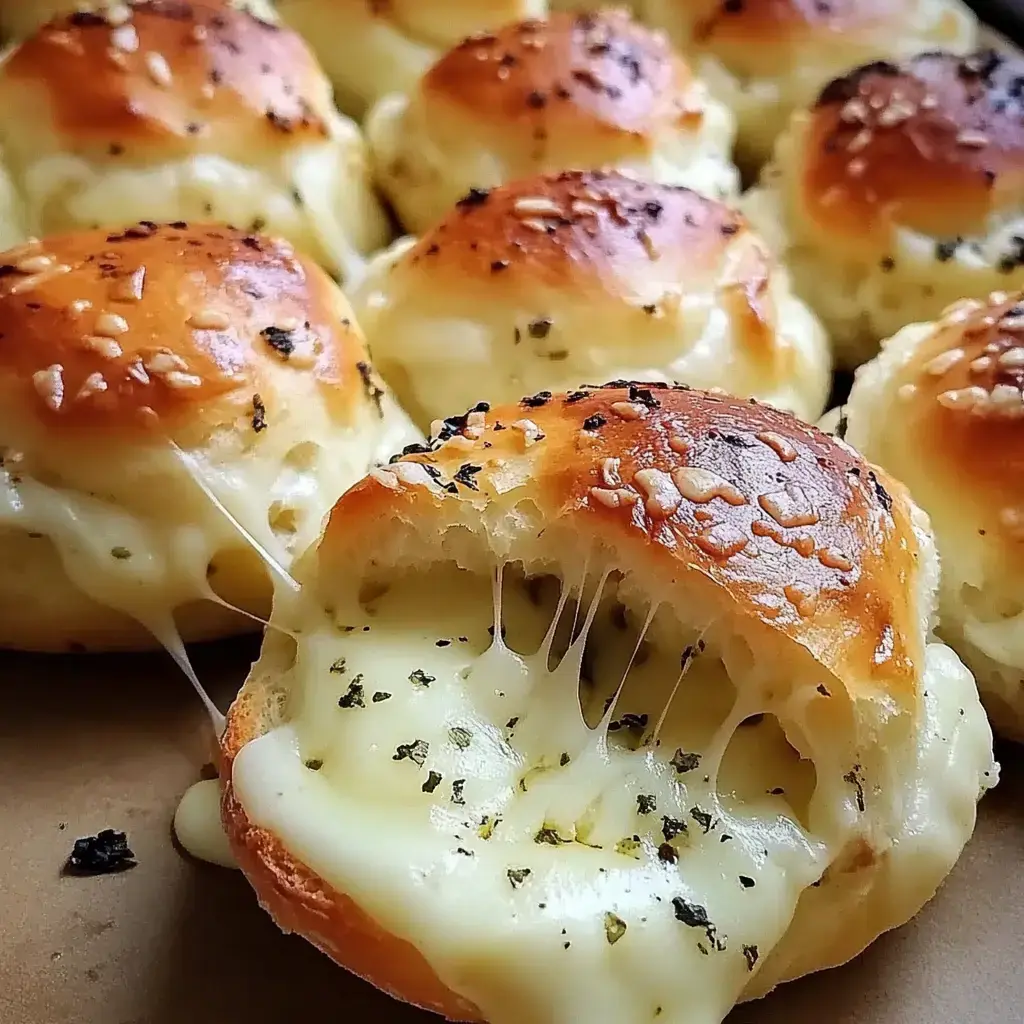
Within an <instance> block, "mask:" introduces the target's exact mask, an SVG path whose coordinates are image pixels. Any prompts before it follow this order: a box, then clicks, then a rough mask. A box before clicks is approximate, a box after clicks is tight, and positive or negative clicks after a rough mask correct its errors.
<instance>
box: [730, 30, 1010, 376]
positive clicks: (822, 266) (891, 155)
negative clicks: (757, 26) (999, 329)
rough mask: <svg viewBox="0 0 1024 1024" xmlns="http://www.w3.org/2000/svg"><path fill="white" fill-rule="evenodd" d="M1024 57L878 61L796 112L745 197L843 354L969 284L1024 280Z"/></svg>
mask: <svg viewBox="0 0 1024 1024" xmlns="http://www.w3.org/2000/svg"><path fill="white" fill-rule="evenodd" d="M1022 96H1024V58H1021V57H1019V56H1006V55H1003V54H999V53H996V52H994V51H991V50H986V51H983V52H979V53H974V54H972V55H970V56H968V57H957V56H954V55H952V54H946V53H929V54H923V55H921V56H919V57H915V58H914V59H912V60H910V61H907V62H906V63H904V64H898V65H897V64H886V63H876V64H869V65H865V66H864V67H860V68H857V69H856V70H854V71H852V72H850V74H848V75H847V76H846V77H844V78H840V79H837V80H836V81H834V82H832V83H831V84H830V85H829V86H827V88H826V89H825V90H824V91H823V92H822V93H821V95H820V96H819V98H818V100H817V102H816V103H815V104H814V106H813V107H811V108H810V109H809V110H806V111H804V112H802V113H799V114H797V115H795V116H794V118H793V121H792V123H791V124H790V127H789V129H788V131H787V132H786V134H785V135H783V137H782V138H781V139H780V140H779V144H778V147H777V149H776V152H775V157H774V160H773V163H772V164H771V165H770V166H769V167H768V168H767V169H766V171H765V174H764V176H763V180H762V182H761V185H760V186H759V187H758V188H756V189H753V190H752V191H751V192H749V193H748V194H747V195H746V196H745V197H744V201H743V209H744V211H745V212H746V213H747V215H748V216H749V217H750V219H751V221H752V222H753V223H754V224H755V225H756V226H757V228H758V229H759V230H760V231H761V232H762V233H763V234H764V236H765V237H766V238H767V239H769V241H771V242H772V244H773V246H774V247H775V248H776V250H777V251H778V252H779V254H780V256H781V258H782V259H783V260H784V261H785V262H786V263H787V264H788V266H789V267H790V270H791V272H792V274H793V283H794V287H795V288H796V290H797V293H798V294H800V295H803V296H804V297H805V298H806V299H807V301H808V302H809V303H810V304H811V305H812V307H813V308H814V309H815V310H816V311H817V313H818V314H819V315H820V316H821V318H822V320H823V321H824V322H825V325H826V327H827V328H828V329H829V332H830V334H831V336H832V339H833V342H834V345H835V348H836V355H837V358H838V359H839V361H840V362H841V363H843V364H845V365H847V366H851V367H852V366H856V365H858V364H859V363H862V362H864V361H865V360H866V359H869V358H870V357H871V356H872V355H874V353H875V352H876V351H877V349H878V342H879V340H880V339H882V338H885V337H888V336H889V335H891V334H894V333H895V332H896V331H897V330H899V329H900V328H901V327H903V326H904V325H905V324H907V323H912V322H914V321H918V320H931V319H934V318H935V317H937V316H938V315H939V314H940V313H941V311H942V310H943V308H945V307H946V306H948V305H949V304H950V303H951V302H954V301H955V300H957V299H959V298H961V297H962V296H964V295H985V294H988V292H989V291H991V290H992V289H994V288H997V289H1004V288H1010V287H1013V286H1014V285H1015V284H1017V285H1019V284H1020V283H1022V282H1024V204H1022V202H1021V196H1022V194H1024V193H1022V184H1024V121H1022V115H1024V105H1022Z"/></svg>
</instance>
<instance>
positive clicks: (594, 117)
mask: <svg viewBox="0 0 1024 1024" xmlns="http://www.w3.org/2000/svg"><path fill="white" fill-rule="evenodd" d="M366 134H367V140H368V142H369V144H370V148H371V151H372V156H373V162H374V166H375V171H376V177H377V180H378V182H379V183H380V185H381V187H382V188H383V190H384V192H385V193H386V194H387V196H388V198H389V199H390V200H391V202H392V204H393V205H394V207H395V209H396V210H397V212H398V216H399V219H400V220H401V221H402V223H403V224H404V225H405V227H406V228H407V229H408V230H410V231H417V232H419V231H423V230H425V229H426V228H427V227H428V226H429V225H431V224H433V222H434V221H436V220H437V219H439V218H440V217H441V216H443V215H444V213H445V212H446V211H447V210H448V208H449V207H450V206H451V205H452V204H453V203H454V202H455V201H456V200H457V199H458V198H459V197H460V196H462V195H464V194H465V193H466V191H467V190H468V189H470V188H473V187H476V188H489V187H492V186H495V185H499V184H501V183H502V182H505V181H510V180H513V179H515V178H522V177H527V176H529V175H531V174H538V173H543V172H547V171H561V170H565V169H567V168H583V169H589V168H594V167H617V168H619V169H620V170H625V171H630V172H633V173H636V174H639V175H641V176H644V177H649V178H651V179H653V180H655V181H661V182H666V183H669V184H676V185H688V186H690V187H691V188H695V189H697V190H698V191H700V192H704V193H706V194H708V195H712V196H716V197H723V196H730V195H732V194H734V192H735V190H736V187H737V183H738V177H737V171H736V169H735V167H734V166H733V164H732V162H731V157H730V152H731V149H732V141H733V118H732V115H731V114H730V113H729V112H728V111H727V110H726V109H725V107H723V106H722V105H721V104H720V103H717V102H715V101H714V100H712V99H710V98H709V97H708V95H707V90H706V88H705V86H704V84H703V83H702V82H701V81H699V80H698V79H696V78H695V77H694V76H693V74H692V73H691V71H690V69H689V68H688V67H687V66H686V64H685V63H684V62H683V61H682V59H681V58H680V57H679V56H678V55H677V54H675V53H674V52H673V50H672V49H671V47H670V46H669V45H668V44H667V42H666V41H665V39H664V37H663V36H661V35H659V34H657V33H653V32H651V31H650V30H649V29H646V28H644V27H642V26H641V25H639V24H636V23H634V22H632V21H631V20H630V19H629V17H628V15H627V14H626V13H625V12H624V11H621V10H605V11H602V12H599V13H579V12H577V13H571V14H570V13H562V14H555V15H552V16H551V18H550V19H549V20H547V21H539V20H531V21H524V22H518V23H516V24H512V25H507V26H505V27H504V28H501V29H499V30H497V31H496V32H494V33H491V34H484V35H478V36H473V37H471V38H469V39H467V40H466V41H465V42H463V43H461V44H460V45H459V46H457V47H455V49H453V50H451V51H449V52H448V53H447V54H446V55H445V56H444V57H442V58H441V59H440V60H439V61H438V62H437V63H436V64H435V65H434V66H433V67H431V68H430V70H429V71H428V72H427V73H426V74H425V75H424V76H423V78H422V79H421V80H420V81H419V82H418V83H417V85H416V87H415V88H414V89H413V90H411V91H409V92H408V93H407V94H402V95H393V96H388V97H385V98H384V99H382V100H381V101H380V102H379V103H378V104H377V105H376V106H375V107H374V109H373V110H372V111H371V113H370V115H369V118H368V120H367V123H366Z"/></svg>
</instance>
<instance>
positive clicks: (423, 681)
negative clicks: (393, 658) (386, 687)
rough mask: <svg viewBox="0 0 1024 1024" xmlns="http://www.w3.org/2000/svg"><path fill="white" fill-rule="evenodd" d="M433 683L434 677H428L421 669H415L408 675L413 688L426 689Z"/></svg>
mask: <svg viewBox="0 0 1024 1024" xmlns="http://www.w3.org/2000/svg"><path fill="white" fill-rule="evenodd" d="M435 681H436V680H435V678H434V676H428V675H427V673H426V672H424V671H423V669H421V668H418V669H416V670H415V671H414V672H412V673H410V675H409V682H410V683H412V685H413V686H423V687H427V686H429V685H430V684H431V683H433V682H435Z"/></svg>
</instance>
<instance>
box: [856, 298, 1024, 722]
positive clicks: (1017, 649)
mask: <svg viewBox="0 0 1024 1024" xmlns="http://www.w3.org/2000/svg"><path fill="white" fill-rule="evenodd" d="M1022 388H1024V294H1022V293H1020V292H1016V293H1013V294H1010V295H1007V294H1006V293H1005V292H1000V293H996V294H993V295H991V296H989V297H988V298H987V299H986V300H984V301H978V300H964V301H961V302H959V303H957V304H956V305H954V306H952V307H950V309H948V310H947V311H946V312H945V314H944V315H943V316H942V318H941V319H939V320H937V321H935V322H933V323H923V324H912V325H910V326H909V327H905V328H904V329H903V330H902V331H900V332H899V333H898V334H897V335H896V336H895V337H893V338H891V339H890V340H889V341H888V342H886V344H885V347H884V348H883V350H882V353H881V355H879V356H878V357H877V358H876V359H875V360H873V361H872V362H870V363H868V364H867V365H866V366H864V367H862V368H861V370H860V371H859V373H858V374H857V379H856V382H855V384H854V387H853V392H852V394H851V396H850V401H849V404H848V406H847V408H846V412H847V415H848V424H849V426H848V431H847V438H848V439H849V440H850V441H851V442H852V443H854V444H856V445H857V446H858V447H859V448H860V449H861V450H862V451H864V452H865V453H866V454H867V456H868V457H869V458H871V459H874V460H876V461H878V462H880V463H882V464H883V465H884V466H885V467H886V468H887V469H888V470H889V471H890V472H892V473H894V474H896V475H898V476H899V477H900V478H901V479H902V480H904V481H905V482H906V484H907V485H908V486H909V487H910V488H911V490H912V491H913V493H914V496H915V497H916V498H917V500H918V501H919V502H920V503H921V504H922V506H923V507H924V508H925V509H926V510H927V511H928V514H929V515H930V516H931V520H932V523H933V525H934V528H935V535H936V540H937V541H938V546H939V553H940V555H941V557H942V588H941V591H940V605H939V609H940V633H941V635H942V636H943V638H944V639H945V640H946V641H947V642H948V643H949V644H951V645H952V646H953V647H954V648H955V649H956V651H957V652H958V653H959V654H960V656H961V657H962V658H963V659H964V661H965V662H966V663H967V664H968V665H969V666H970V667H971V669H972V670H973V671H974V673H975V675H976V676H977V680H978V686H979V688H980V689H981V692H982V698H983V699H984V700H985V703H986V705H987V707H988V710H989V713H990V715H991V717H992V719H993V721H994V723H995V724H996V727H997V728H998V729H1000V730H1002V731H1004V732H1005V733H1007V734H1008V735H1010V736H1014V737H1016V738H1017V739H1024V682H1022V680H1024V616H1022V609H1024V584H1022V583H1021V580H1022V576H1021V575H1018V574H1019V573H1024V396H1022Z"/></svg>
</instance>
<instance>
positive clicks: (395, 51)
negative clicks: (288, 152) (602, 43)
mask: <svg viewBox="0 0 1024 1024" xmlns="http://www.w3.org/2000/svg"><path fill="white" fill-rule="evenodd" d="M277 8H278V10H279V12H280V14H281V17H282V18H283V19H284V20H285V21H286V22H288V24H289V25H291V26H292V27H293V28H294V29H296V31H298V32H300V33H302V35H304V36H305V37H306V39H308V40H309V41H310V45H311V46H312V47H313V48H314V50H316V52H317V56H318V57H319V58H320V61H321V63H322V64H323V66H324V69H325V70H326V71H327V74H328V75H329V76H330V78H331V81H332V82H333V83H334V89H335V95H336V97H337V100H338V104H339V105H340V106H341V109H342V110H344V111H345V112H346V113H349V114H351V115H352V116H353V117H361V116H362V115H363V114H364V113H365V112H366V109H367V108H368V107H369V106H372V104H373V102H374V101H375V100H378V99H380V97H381V96H384V95H386V94H387V93H390V92H407V91H409V90H411V89H412V88H413V87H414V86H415V84H416V81H417V79H418V78H419V77H420V75H422V74H423V72H425V71H426V70H427V68H429V67H430V65H431V64H433V63H434V61H435V60H437V59H438V57H440V56H441V55H442V54H443V53H444V52H445V51H446V50H448V49H450V48H451V47H453V46H455V45H456V44H458V43H460V42H461V41H462V40H463V39H465V38H466V37H467V36H471V35H474V34H475V33H477V32H483V31H486V30H488V29H492V28H497V27H498V26H500V25H505V24H508V23H509V22H513V21H521V20H522V19H523V18H540V17H543V16H544V15H545V14H547V12H548V3H547V0H431V2H430V3H424V2H423V0H388V2H387V3H367V0H277Z"/></svg>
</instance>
